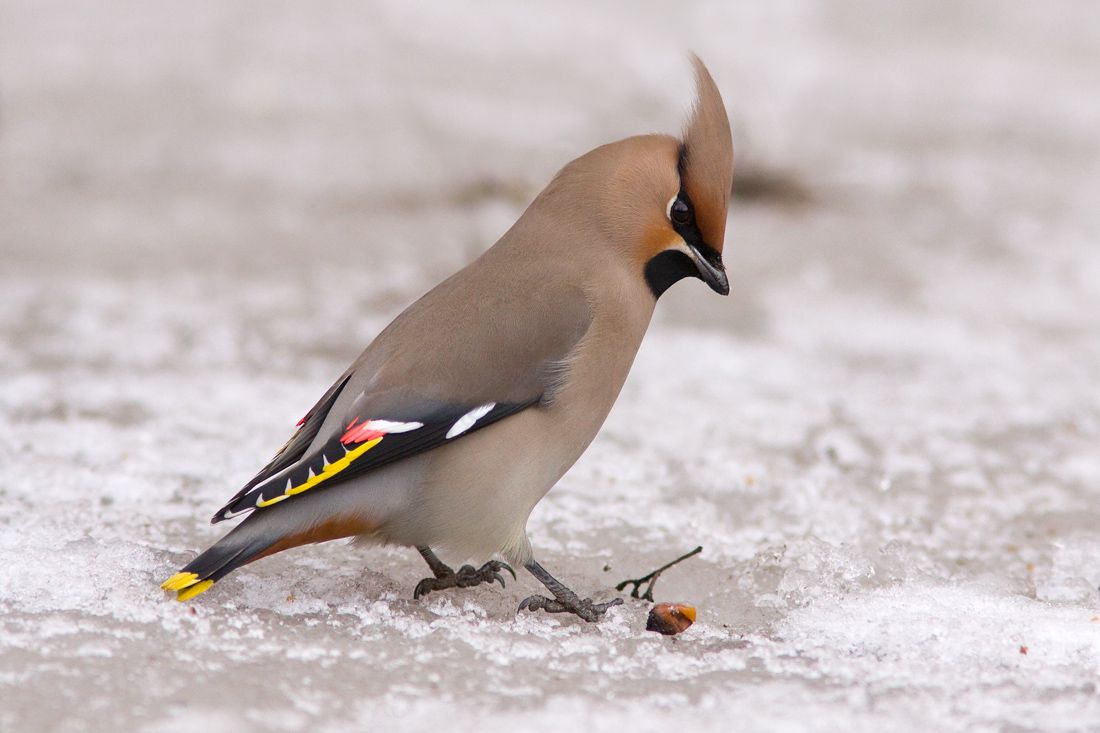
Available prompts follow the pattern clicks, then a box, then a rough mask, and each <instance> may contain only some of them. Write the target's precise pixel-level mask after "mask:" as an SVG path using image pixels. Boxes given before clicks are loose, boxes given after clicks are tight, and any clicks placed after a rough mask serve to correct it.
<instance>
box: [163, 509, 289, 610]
mask: <svg viewBox="0 0 1100 733" xmlns="http://www.w3.org/2000/svg"><path fill="white" fill-rule="evenodd" d="M243 526H244V525H241V527H243ZM241 527H238V528H237V529H236V530H234V531H232V532H230V533H229V534H227V535H226V536H225V537H222V538H221V539H220V540H218V541H217V542H216V543H214V545H212V546H211V547H210V548H209V549H208V550H206V552H204V553H202V554H201V555H199V556H198V557H196V558H195V559H194V560H192V561H191V562H189V563H187V566H186V567H184V568H183V570H180V571H179V572H178V573H176V574H175V575H173V576H172V577H171V578H169V579H168V580H166V581H164V582H163V583H161V585H160V587H161V588H163V589H164V590H168V591H176V600H177V601H189V600H191V599H192V598H194V597H195V596H197V595H199V594H200V593H205V592H206V591H208V590H210V587H211V586H212V585H214V583H216V582H217V581H219V580H221V579H222V578H224V577H225V576H226V575H229V574H230V573H231V572H233V571H234V570H236V569H237V568H239V567H241V566H242V565H246V564H247V563H250V562H252V561H253V560H257V559H259V558H260V557H261V556H262V555H263V554H264V551H265V550H267V549H268V548H269V547H270V546H271V545H272V544H273V539H275V538H264V537H257V536H255V535H254V534H253V536H251V537H247V536H245V537H242V536H240V535H239V534H238V531H237V530H239V529H241ZM245 534H252V533H245Z"/></svg>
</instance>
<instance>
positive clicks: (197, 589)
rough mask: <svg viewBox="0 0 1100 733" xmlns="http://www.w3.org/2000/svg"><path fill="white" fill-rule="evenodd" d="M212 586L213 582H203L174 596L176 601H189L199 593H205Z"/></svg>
mask: <svg viewBox="0 0 1100 733" xmlns="http://www.w3.org/2000/svg"><path fill="white" fill-rule="evenodd" d="M212 585H214V581H213V580H204V581H202V582H201V583H195V584H194V585H192V586H190V587H187V588H184V589H183V590H181V591H180V592H179V594H178V595H177V596H176V600H177V601H189V600H191V599H192V598H194V597H195V596H197V595H199V594H200V593H205V592H206V591H208V590H210V586H212Z"/></svg>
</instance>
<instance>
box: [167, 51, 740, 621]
mask: <svg viewBox="0 0 1100 733" xmlns="http://www.w3.org/2000/svg"><path fill="white" fill-rule="evenodd" d="M692 58H693V63H694V66H695V80H696V103H695V105H694V108H693V111H692V113H691V116H690V119H689V120H688V122H687V124H686V126H685V128H684V132H683V135H682V139H677V138H675V137H672V136H668V135H643V136H638V137H631V138H627V139H625V140H621V141H619V142H615V143H610V144H608V145H603V146H601V147H598V148H596V149H595V150H593V151H591V152H589V153H587V154H585V155H583V156H581V157H580V158H577V159H576V160H574V161H573V162H571V163H569V164H568V165H566V166H565V167H564V168H562V170H561V171H560V172H559V173H558V174H557V175H556V176H555V177H554V179H553V180H552V181H551V182H550V184H549V185H548V186H547V187H546V188H545V190H543V191H542V192H541V193H540V194H539V195H538V196H537V197H536V198H535V200H534V201H533V202H532V203H531V205H530V206H529V207H528V208H527V210H526V211H525V212H524V213H523V215H522V216H521V217H520V218H519V220H518V221H517V222H516V223H515V224H514V225H513V226H512V228H511V229H509V230H508V231H507V232H506V233H505V234H504V236H503V237H501V238H500V241H498V242H497V243H496V244H494V245H493V246H492V247H491V248H489V249H488V250H487V251H486V252H485V253H484V254H482V255H481V257H479V258H478V259H477V260H475V261H474V262H473V263H471V264H470V265H468V266H467V267H465V268H464V269H462V270H461V271H459V272H458V273H456V274H455V275H453V276H451V277H450V278H448V279H447V280H445V281H443V282H442V283H440V284H439V285H437V286H436V287H435V288H433V289H432V290H431V291H429V292H428V293H427V294H426V295H424V296H423V297H421V298H420V299H419V300H417V301H416V302H415V303H413V304H412V305H411V306H409V308H408V309H406V310H405V311H404V312H403V313H401V315H399V316H398V317H397V318H396V319H394V321H393V322H392V323H391V324H390V325H389V326H387V327H386V328H385V329H384V330H383V331H382V332H381V333H380V334H379V335H378V337H377V338H376V339H375V340H374V342H373V343H371V344H370V345H369V346H368V347H367V348H366V350H365V351H364V352H363V353H362V355H360V356H359V358H358V359H356V360H355V362H354V363H353V364H352V365H351V366H350V367H349V368H348V369H347V371H345V372H344V373H343V374H342V375H341V376H340V378H339V379H337V380H336V382H335V384H333V385H332V386H331V387H330V388H329V390H328V391H327V392H325V393H324V395H322V397H321V399H320V400H319V401H318V402H317V404H316V405H314V406H313V409H311V410H310V411H309V412H308V413H307V414H306V416H305V417H304V418H302V420H301V421H300V422H299V424H298V429H297V432H295V433H294V435H293V436H292V437H291V438H290V440H289V441H287V443H286V445H284V446H283V447H282V449H281V450H279V452H278V453H277V454H276V455H275V457H274V458H272V459H271V461H270V462H269V463H268V464H267V465H266V466H265V467H264V468H263V469H262V470H261V471H260V472H259V473H258V474H256V476H255V478H253V479H252V480H251V481H249V482H248V483H247V484H245V486H244V487H243V488H242V489H241V490H240V491H238V492H237V494H236V495H235V496H234V497H233V498H232V499H230V500H229V502H228V503H227V504H226V505H225V506H224V507H222V508H221V509H220V510H218V512H217V513H216V514H215V515H214V518H213V520H212V521H213V522H220V521H222V520H224V519H230V518H232V517H236V516H238V515H242V514H247V515H248V516H247V517H246V518H245V519H244V521H242V522H241V523H240V524H239V525H238V526H237V527H236V528H234V529H233V530H232V531H231V532H229V534H227V535H226V536H225V537H223V538H222V539H221V540H219V541H218V542H217V543H216V544H214V545H213V546H212V547H210V548H209V549H208V550H206V551H205V552H203V553H202V554H200V555H199V556H198V557H196V558H195V559H194V560H193V561H192V562H190V563H189V564H188V565H187V566H186V567H185V568H183V570H181V571H180V572H179V573H177V574H175V575H173V576H172V577H171V578H169V579H168V580H167V581H165V582H164V584H163V586H162V587H163V588H165V589H166V590H170V591H176V592H177V594H178V595H177V597H178V599H179V600H181V601H183V600H188V599H190V598H193V597H195V596H197V595H198V594H200V593H202V592H204V591H206V590H208V589H209V588H210V587H211V586H212V585H213V584H214V583H216V582H217V581H218V580H220V579H221V578H223V577H225V576H226V575H227V574H228V573H230V572H232V571H233V570H235V569H236V568H239V567H240V566H242V565H244V564H246V563H250V562H253V561H255V560H258V559H260V558H262V557H266V556H268V555H271V554H273V553H276V552H281V551H282V550H286V549H288V548H291V547H297V546H299V545H303V544H307V543H313V542H324V541H327V540H334V539H339V538H343V537H355V538H358V539H360V540H363V541H368V542H381V543H390V544H397V545H404V546H408V547H414V548H416V549H417V550H418V551H419V552H420V554H421V555H423V557H424V559H425V560H427V562H428V566H429V568H430V569H431V571H432V574H433V577H431V578H427V579H425V580H423V581H421V582H420V584H418V585H417V587H416V590H415V596H417V597H419V596H421V595H423V594H425V593H430V592H433V591H437V590H441V589H444V588H453V587H470V586H474V585H478V584H480V583H486V582H490V583H491V582H493V581H498V582H500V583H501V585H503V584H504V577H503V574H502V571H504V572H507V571H511V567H510V566H509V565H506V564H505V563H504V562H501V561H499V560H489V561H488V562H486V563H485V564H484V565H482V566H480V567H478V568H474V567H473V566H471V565H467V566H464V567H462V568H460V569H459V570H457V571H455V570H452V569H451V568H450V567H449V566H447V565H446V564H444V563H443V562H442V561H441V560H440V559H439V558H438V557H437V556H436V555H435V550H436V549H439V550H443V551H445V552H447V553H449V554H450V555H451V556H453V557H458V558H480V559H488V558H493V557H502V558H504V559H505V560H507V561H508V562H510V563H512V564H520V565H522V566H523V567H525V568H526V569H527V570H528V571H529V572H530V573H531V574H532V575H534V576H535V578H537V579H538V580H539V581H541V582H542V584H543V585H545V586H546V588H547V589H548V590H549V592H550V596H552V597H547V596H532V597H530V598H527V599H526V600H524V601H523V602H522V603H521V604H520V609H521V610H522V609H528V610H532V611H534V610H544V611H548V612H551V613H559V612H569V613H573V614H576V615H577V616H580V617H581V618H583V619H585V620H587V621H595V620H597V619H598V618H599V617H600V616H602V615H603V614H604V612H605V611H606V610H607V609H608V608H609V607H610V606H612V605H615V604H617V603H621V602H622V601H621V599H616V600H614V601H611V602H607V603H596V602H594V601H592V600H591V599H589V598H583V599H582V598H580V597H579V596H578V595H577V594H576V593H574V592H573V591H571V590H570V589H569V588H567V587H566V586H565V585H563V584H562V583H560V582H559V581H557V580H556V579H555V578H554V577H553V576H551V575H550V573H548V572H547V571H546V570H545V569H544V568H543V567H542V566H541V565H540V564H539V563H538V562H537V561H536V560H535V559H534V556H533V554H532V549H531V544H530V543H529V542H528V539H527V534H526V524H527V518H528V516H529V515H530V513H531V510H532V509H533V508H534V506H535V504H537V503H538V501H539V500H540V499H542V497H543V496H544V495H545V494H546V492H547V491H549V490H550V488H551V487H552V486H553V485H554V484H555V483H556V482H557V481H558V479H560V478H561V477H562V475H563V474H564V473H565V472H566V471H567V470H568V469H569V467H570V466H572V465H573V463H574V462H576V460H577V459H578V458H579V457H580V455H581V454H582V453H583V452H584V450H585V449H586V448H587V447H588V444H589V443H590V442H591V441H592V439H593V438H594V437H595V436H596V433H597V432H598V431H599V429H600V426H601V425H602V424H603V422H604V419H605V418H606V417H607V414H608V412H609V411H610V410H611V407H612V405H613V404H614V403H615V399H616V398H617V397H618V395H619V390H620V389H621V388H622V386H623V382H624V381H625V380H626V376H627V373H628V372H629V370H630V365H631V363H632V362H633V361H634V356H635V353H636V352H637V350H638V347H639V345H640V344H641V341H642V337H643V336H644V335H645V332H646V328H647V327H648V325H649V321H650V317H651V316H652V314H653V309H654V306H655V305H656V303H657V299H658V298H659V297H660V296H661V294H662V293H663V292H665V290H667V289H668V288H669V286H671V285H672V284H673V283H675V282H677V281H678V280H681V279H683V278H685V277H697V278H699V279H701V280H702V281H703V282H705V283H706V284H707V285H709V286H710V287H711V289H712V290H714V291H715V292H717V293H719V294H721V295H726V294H728V293H729V283H728V282H727V280H726V274H725V269H724V267H723V264H722V256H721V254H722V245H723V241H724V236H725V228H726V207H727V204H728V201H729V195H730V187H731V183H732V177H733V144H732V141H731V138H730V128H729V121H728V119H727V118H726V111H725V107H724V106H723V103H722V98H721V95H720V94H719V93H718V88H717V86H715V83H714V80H713V79H712V78H711V75H710V73H709V72H708V71H707V69H706V67H705V66H703V64H702V62H701V61H699V59H697V58H695V57H692ZM512 575H513V576H514V575H515V573H514V572H512Z"/></svg>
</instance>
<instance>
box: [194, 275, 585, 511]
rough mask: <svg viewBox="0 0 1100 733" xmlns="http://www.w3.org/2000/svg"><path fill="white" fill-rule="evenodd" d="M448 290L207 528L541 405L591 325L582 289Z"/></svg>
mask: <svg viewBox="0 0 1100 733" xmlns="http://www.w3.org/2000/svg"><path fill="white" fill-rule="evenodd" d="M446 286H447V283H444V286H442V287H441V288H439V289H437V291H439V290H442V291H443V292H441V293H437V291H433V292H432V293H429V294H428V295H427V296H425V298H423V299H421V301H418V302H417V303H416V304H414V305H413V306H412V307H411V308H410V309H409V310H408V311H406V312H405V313H403V314H402V315H401V316H399V317H398V319H397V320H396V321H394V323H393V324H391V325H390V326H389V327H388V328H387V329H386V330H385V331H383V332H382V334H380V335H379V337H378V338H377V339H375V342H374V343H373V344H372V345H371V346H370V347H369V348H368V349H367V351H365V352H364V353H363V355H362V356H361V357H360V358H359V359H358V360H357V361H356V363H355V364H353V365H352V367H351V368H350V369H349V370H348V371H347V372H346V373H345V374H344V375H343V376H342V377H341V378H340V379H339V380H337V382H336V384H334V385H333V386H332V387H331V388H330V389H329V391H328V392H327V393H326V394H325V396H324V397H322V398H321V400H320V402H318V403H317V405H316V406H315V407H314V408H313V410H311V411H310V412H309V414H307V416H306V417H305V418H304V419H303V421H302V423H300V426H299V429H298V432H297V433H295V435H294V436H293V437H292V438H291V439H290V441H288V443H287V445H286V446H284V447H283V449H282V450H280V452H279V453H278V454H277V455H276V456H275V458H274V459H273V460H272V461H271V462H270V463H269V464H268V465H267V466H266V467H265V468H264V469H263V470H262V471H261V472H260V473H259V474H257V476H256V477H255V478H253V479H252V480H251V481H249V482H248V484H246V485H245V486H244V488H242V489H241V490H240V491H239V492H237V494H236V495H235V496H234V497H233V498H232V499H230V501H229V502H228V503H227V504H226V505H225V506H224V507H222V508H221V509H220V510H219V511H218V512H217V513H216V514H215V515H214V517H213V519H212V520H211V521H212V522H219V521H221V520H223V519H229V518H232V517H235V516H237V515H239V514H242V513H244V512H248V511H251V510H254V509H264V508H266V507H269V506H272V505H274V504H277V503H280V502H284V501H287V500H289V499H291V498H293V497H294V496H297V495H298V494H301V493H304V492H306V491H311V490H314V489H317V488H320V487H327V486H332V485H335V484H338V483H342V482H344V481H347V480H348V479H350V478H352V477H354V476H358V475H360V474H362V473H364V472H366V471H371V470H373V469H376V468H378V467H380V466H384V465H386V464H388V463H392V462H394V461H397V460H401V459H403V458H407V457H409V456H412V455H415V454H417V453H421V452H423V451H427V450H431V449H432V448H435V447H437V446H440V445H442V444H444V443H448V442H450V441H452V440H457V439H459V438H460V437H461V436H463V435H468V434H469V433H471V432H473V431H476V430H478V429H480V428H483V427H485V426H487V425H490V424H492V423H494V422H496V421H498V420H501V419H503V418H505V417H508V416H509V415H513V414H515V413H517V412H519V411H521V410H524V409H526V408H528V407H531V406H532V405H536V404H538V403H539V402H540V401H542V400H545V399H547V398H548V397H549V396H550V395H549V392H550V391H551V390H553V389H554V388H555V384H557V383H558V381H559V380H560V377H561V366H562V363H563V362H564V361H565V360H566V357H567V356H568V355H569V353H570V351H571V350H572V349H573V347H574V346H575V345H576V344H577V342H578V341H579V340H580V338H581V337H582V336H583V335H584V333H585V332H586V330H587V328H588V324H589V322H590V320H591V315H590V313H589V308H588V302H587V300H586V299H585V297H584V295H583V292H582V291H581V290H580V289H579V288H576V287H571V286H545V285H542V284H538V285H533V287H532V289H528V290H527V291H525V292H524V291H522V289H515V291H514V293H513V294H512V295H508V294H497V295H494V296H492V297H482V298H479V299H476V300H477V301H478V302H477V303H476V304H473V303H471V302H469V301H468V300H467V299H464V298H463V297H461V291H462V290H465V289H466V288H461V289H460V290H459V291H458V292H457V293H456V292H455V289H454V288H448V287H446ZM448 291H450V292H448ZM448 306H453V307H448ZM329 413H333V415H331V416H330V414H329ZM335 415H341V418H340V419H339V420H337V419H335Z"/></svg>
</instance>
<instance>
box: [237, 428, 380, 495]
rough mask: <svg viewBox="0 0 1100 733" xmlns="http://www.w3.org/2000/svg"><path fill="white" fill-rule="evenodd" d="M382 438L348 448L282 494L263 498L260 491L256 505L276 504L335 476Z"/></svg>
mask: <svg viewBox="0 0 1100 733" xmlns="http://www.w3.org/2000/svg"><path fill="white" fill-rule="evenodd" d="M382 438H383V436H381V435H380V436H378V437H377V438H372V439H371V440H368V441H367V442H366V443H363V445H360V446H358V447H356V448H354V449H352V450H349V451H348V452H347V453H345V454H344V457H343V458H341V459H339V460H336V461H333V462H332V463H330V464H328V465H327V466H325V467H324V468H322V469H321V473H318V474H315V475H313V476H310V477H309V478H308V479H306V481H304V482H303V483H300V484H298V485H297V486H291V487H290V488H289V489H287V490H286V491H284V492H283V493H282V494H279V495H278V496H273V497H271V498H270V499H264V498H263V494H262V493H261V494H260V495H259V496H258V497H257V500H256V506H258V507H260V508H261V509H262V508H263V507H268V506H271V505H272V504H277V503H279V502H280V501H282V500H283V499H289V498H290V497H292V496H294V495H295V494H300V493H302V492H303V491H308V490H310V489H312V488H313V487H314V486H316V485H317V484H319V483H321V482H323V481H327V480H328V479H330V478H332V477H333V476H335V475H336V474H338V473H340V472H341V471H343V470H344V469H345V468H347V467H348V466H350V465H351V464H352V462H354V461H355V459H356V458H358V457H359V456H361V455H363V454H364V453H366V452H367V451H369V450H370V449H371V448H373V447H374V446H376V445H378V444H379V443H381V442H382Z"/></svg>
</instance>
